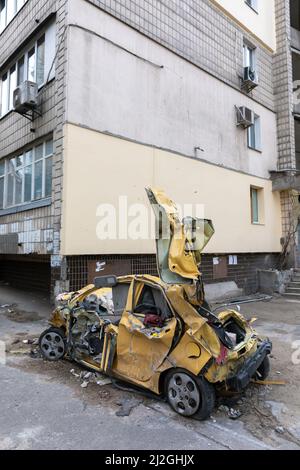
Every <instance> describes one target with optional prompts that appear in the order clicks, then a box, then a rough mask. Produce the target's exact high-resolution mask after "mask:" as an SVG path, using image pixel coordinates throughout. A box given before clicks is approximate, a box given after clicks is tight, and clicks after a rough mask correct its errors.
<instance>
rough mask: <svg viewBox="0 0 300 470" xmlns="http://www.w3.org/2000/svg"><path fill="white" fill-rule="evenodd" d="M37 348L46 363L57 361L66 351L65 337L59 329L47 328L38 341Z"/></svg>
mask: <svg viewBox="0 0 300 470" xmlns="http://www.w3.org/2000/svg"><path fill="white" fill-rule="evenodd" d="M39 347H40V350H41V353H42V355H43V356H44V358H45V359H47V360H48V361H59V360H60V359H62V358H63V357H64V355H65V354H66V351H67V346H66V337H65V333H64V330H63V329H61V328H54V327H51V328H48V329H47V330H45V331H44V332H43V333H42V334H41V336H40V339H39Z"/></svg>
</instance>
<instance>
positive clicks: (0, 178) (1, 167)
mask: <svg viewBox="0 0 300 470" xmlns="http://www.w3.org/2000/svg"><path fill="white" fill-rule="evenodd" d="M4 173H5V162H4V161H0V209H3V204H4Z"/></svg>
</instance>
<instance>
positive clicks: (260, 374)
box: [254, 356, 270, 380]
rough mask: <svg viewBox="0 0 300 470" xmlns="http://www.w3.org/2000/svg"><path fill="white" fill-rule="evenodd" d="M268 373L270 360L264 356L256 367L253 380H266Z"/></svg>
mask: <svg viewBox="0 0 300 470" xmlns="http://www.w3.org/2000/svg"><path fill="white" fill-rule="evenodd" d="M269 373H270V359H269V356H266V357H265V358H264V360H263V361H262V363H261V365H260V366H259V367H258V369H257V371H256V373H255V376H254V378H255V379H256V380H266V378H267V377H268V375H269Z"/></svg>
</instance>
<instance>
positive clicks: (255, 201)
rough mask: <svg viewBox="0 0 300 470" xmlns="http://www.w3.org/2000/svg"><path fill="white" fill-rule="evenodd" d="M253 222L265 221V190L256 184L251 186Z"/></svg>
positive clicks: (260, 222) (261, 222)
mask: <svg viewBox="0 0 300 470" xmlns="http://www.w3.org/2000/svg"><path fill="white" fill-rule="evenodd" d="M250 199H251V222H252V224H263V223H264V190H263V188H258V187H255V186H251V187H250Z"/></svg>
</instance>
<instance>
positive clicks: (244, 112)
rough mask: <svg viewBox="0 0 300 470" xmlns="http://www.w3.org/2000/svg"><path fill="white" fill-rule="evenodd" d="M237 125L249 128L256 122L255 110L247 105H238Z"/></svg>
mask: <svg viewBox="0 0 300 470" xmlns="http://www.w3.org/2000/svg"><path fill="white" fill-rule="evenodd" d="M236 118H237V122H236V125H237V126H240V127H242V128H243V129H247V128H248V127H250V126H253V124H254V112H253V111H252V110H251V109H249V108H246V106H241V107H239V108H238V107H236Z"/></svg>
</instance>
